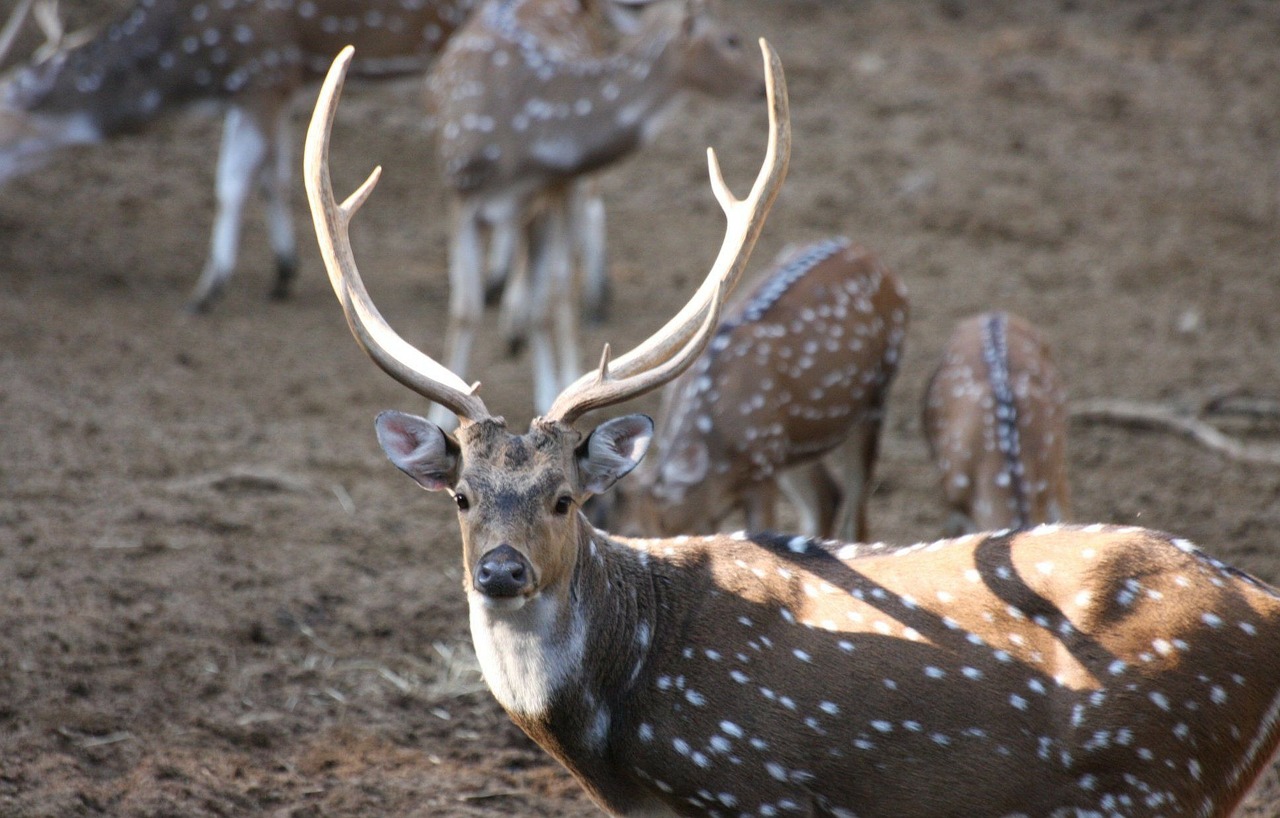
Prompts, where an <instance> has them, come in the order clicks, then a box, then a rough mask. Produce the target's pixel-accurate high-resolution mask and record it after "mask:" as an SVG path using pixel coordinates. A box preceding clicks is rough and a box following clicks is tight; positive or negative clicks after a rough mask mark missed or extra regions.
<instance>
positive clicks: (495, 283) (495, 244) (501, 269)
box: [484, 214, 521, 307]
mask: <svg viewBox="0 0 1280 818" xmlns="http://www.w3.org/2000/svg"><path fill="white" fill-rule="evenodd" d="M490 226H491V228H492V229H491V230H490V233H489V261H488V266H487V267H486V268H485V279H484V304H485V306H486V307H491V306H493V305H494V304H498V303H500V302H502V301H503V300H504V297H505V294H506V292H507V290H508V289H509V288H510V287H511V286H512V280H513V277H514V276H515V267H516V264H517V259H518V255H517V253H518V252H519V250H520V245H521V242H520V224H519V220H518V214H503V216H502V217H501V218H498V219H496V220H494V222H493V224H491V225H490Z"/></svg>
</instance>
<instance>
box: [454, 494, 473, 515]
mask: <svg viewBox="0 0 1280 818" xmlns="http://www.w3.org/2000/svg"><path fill="white" fill-rule="evenodd" d="M453 502H455V503H457V504H458V511H466V510H467V509H469V508H471V501H470V500H468V499H467V495H465V494H462V493H458V494H455V495H453Z"/></svg>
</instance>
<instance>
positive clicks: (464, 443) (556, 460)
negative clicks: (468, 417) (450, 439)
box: [458, 421, 580, 511]
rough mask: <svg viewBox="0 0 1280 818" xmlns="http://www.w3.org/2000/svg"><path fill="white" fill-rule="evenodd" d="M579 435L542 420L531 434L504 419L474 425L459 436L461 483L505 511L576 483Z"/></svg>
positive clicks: (535, 500)
mask: <svg viewBox="0 0 1280 818" xmlns="http://www.w3.org/2000/svg"><path fill="white" fill-rule="evenodd" d="M579 437H580V436H579V435H578V433H577V432H576V431H574V430H572V429H569V428H567V427H563V426H560V425H558V424H556V425H550V424H548V425H538V426H535V427H534V428H533V429H532V430H530V431H529V433H528V434H525V435H513V434H511V433H509V432H507V430H506V428H505V427H504V426H503V425H502V424H501V422H496V423H495V422H488V421H486V422H484V423H478V424H473V425H472V426H470V427H468V428H467V429H464V430H463V431H462V432H460V433H459V435H458V442H459V444H460V445H461V447H462V461H463V467H462V472H461V474H460V475H459V477H460V482H465V483H466V484H467V486H468V487H469V488H471V489H472V490H473V491H474V492H476V494H477V495H478V497H479V498H480V499H481V500H483V501H488V502H491V503H493V504H494V505H495V506H496V507H498V508H500V509H502V510H504V511H512V510H515V509H517V508H520V507H522V505H523V504H528V503H534V502H537V501H538V499H539V498H545V497H546V496H548V495H550V494H552V493H553V492H556V491H559V490H561V489H563V488H565V487H570V486H571V485H572V483H573V481H574V479H575V477H576V468H575V466H574V460H573V451H574V446H575V445H576V444H577V442H578V439H579Z"/></svg>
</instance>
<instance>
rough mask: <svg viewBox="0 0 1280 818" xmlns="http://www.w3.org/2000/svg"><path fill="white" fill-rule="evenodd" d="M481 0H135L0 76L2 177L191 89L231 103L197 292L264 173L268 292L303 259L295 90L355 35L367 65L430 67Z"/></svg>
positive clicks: (399, 72) (357, 67)
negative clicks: (296, 212) (295, 191)
mask: <svg viewBox="0 0 1280 818" xmlns="http://www.w3.org/2000/svg"><path fill="white" fill-rule="evenodd" d="M475 2H476V0H287V2H277V1H276V0H137V2H136V3H135V4H134V5H133V6H132V7H130V8H129V9H127V10H126V11H125V12H124V13H123V14H122V15H121V16H120V17H119V18H118V19H116V20H115V21H114V22H112V23H111V24H109V25H107V26H106V27H104V28H103V29H101V31H99V32H98V33H97V35H96V36H92V37H89V38H87V39H83V38H82V41H81V42H79V43H78V44H74V45H70V44H66V45H64V47H61V48H56V49H53V50H52V53H41V54H40V55H38V56H37V57H36V58H35V59H33V60H32V61H31V62H29V63H28V64H26V65H23V66H20V67H18V68H17V69H15V70H14V71H12V72H10V73H9V74H8V75H7V76H6V77H5V79H4V80H3V83H2V84H0V183H3V182H5V181H8V180H9V179H11V178H13V177H14V176H17V175H19V174H21V173H25V172H28V171H30V170H32V169H34V168H37V167H39V166H40V165H41V164H43V163H44V162H45V161H47V160H48V159H49V157H50V155H51V153H52V152H53V151H55V150H56V149H59V148H62V147H65V146H70V145H84V144H94V143H99V142H102V141H104V140H106V139H109V138H112V137H115V136H118V135H121V134H126V133H130V132H134V131H138V130H141V129H144V128H146V127H147V126H148V125H150V124H151V123H153V122H154V121H155V120H156V119H158V118H159V117H160V116H162V115H164V114H166V113H170V112H172V111H174V110H176V109H179V108H183V107H186V106H188V105H191V104H193V103H214V104H217V105H220V106H222V107H225V108H226V119H225V123H224V125H223V131H222V146H221V148H220V151H219V155H218V160H217V172H216V179H215V185H216V194H217V214H216V215H215V217H214V224H213V235H212V238H211V241H210V250H209V257H208V260H207V261H206V263H205V266H204V270H203V272H202V273H201V275H200V279H199V281H198V283H197V284H196V287H195V290H194V292H193V293H192V295H191V298H190V301H189V302H188V308H189V309H190V310H192V311H204V310H207V309H208V308H209V307H210V306H211V305H212V304H213V302H214V301H215V300H216V298H217V297H218V295H219V294H220V293H221V292H222V290H223V288H224V286H225V285H226V283H227V280H228V279H229V278H230V276H231V273H232V271H233V270H234V268H235V265H236V255H237V252H238V248H239V243H240V230H241V223H242V220H243V211H244V208H245V205H246V204H247V202H248V199H249V195H250V193H252V191H253V188H254V186H255V184H256V185H260V186H261V189H262V191H263V194H264V196H265V198H266V208H267V212H266V218H267V230H268V234H269V238H270V242H271V248H272V251H273V253H274V255H275V262H276V280H275V286H274V289H273V290H272V295H273V296H274V297H277V298H281V297H285V296H286V295H287V294H288V291H289V288H290V284H291V282H292V280H293V278H294V274H295V271H296V269H297V254H296V245H295V239H294V232H293V224H292V215H291V210H290V204H289V193H290V190H291V178H292V172H293V161H294V160H293V158H292V157H293V151H292V147H291V138H292V133H291V128H290V127H289V121H288V119H289V111H290V102H291V100H292V98H293V96H294V94H295V92H296V91H297V90H298V88H299V87H300V86H301V85H302V84H303V83H304V82H306V81H308V80H310V79H314V78H318V77H319V76H322V75H323V73H324V71H325V69H326V68H327V67H328V65H329V63H330V61H331V60H332V59H333V55H334V54H336V53H337V52H338V49H340V48H342V46H344V45H347V44H349V43H354V44H355V45H357V46H358V47H359V48H360V53H361V57H360V59H359V61H357V62H356V63H355V64H354V65H353V66H352V70H353V72H354V73H356V74H360V75H362V76H366V77H382V76H404V75H406V74H412V73H422V72H425V71H426V68H427V66H428V64H429V62H430V60H431V59H432V57H433V56H434V55H435V53H436V52H437V50H438V49H439V48H440V47H441V46H442V45H443V44H444V42H445V40H446V39H447V38H448V37H449V35H450V34H451V33H452V32H453V30H454V29H455V28H456V27H457V26H458V25H459V24H461V23H462V21H463V19H464V18H465V16H466V14H467V13H468V12H469V10H470V8H471V6H472V5H474V3H475Z"/></svg>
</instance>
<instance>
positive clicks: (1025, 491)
mask: <svg viewBox="0 0 1280 818" xmlns="http://www.w3.org/2000/svg"><path fill="white" fill-rule="evenodd" d="M922 425H923V427H924V432H925V437H926V440H927V442H928V444H929V450H930V452H931V453H932V455H933V458H934V461H935V462H936V463H937V466H938V469H939V471H940V472H941V474H942V489H943V494H944V495H945V497H946V500H947V503H948V505H950V506H951V508H952V509H953V510H954V516H953V519H952V521H951V523H950V526H951V528H952V529H953V530H954V533H960V532H963V531H975V530H995V529H1000V528H1026V527H1029V526H1032V525H1036V524H1038V523H1045V522H1057V521H1059V520H1061V519H1063V517H1065V516H1066V515H1067V514H1069V513H1070V510H1069V508H1070V488H1069V485H1068V482H1067V465H1066V442H1067V410H1066V391H1065V389H1064V388H1063V386H1062V381H1061V377H1060V376H1059V374H1058V370H1057V368H1056V367H1055V366H1054V363H1053V358H1052V356H1051V355H1050V353H1049V347H1048V344H1046V343H1045V341H1044V338H1043V337H1042V336H1041V335H1040V333H1039V332H1038V331H1037V330H1036V329H1035V327H1033V326H1031V324H1029V323H1027V322H1026V321H1025V320H1024V319H1022V318H1019V317H1018V316H1015V315H1010V314H1008V313H1004V312H988V313H983V314H981V315H977V316H974V317H972V318H969V319H966V320H964V321H962V322H960V324H959V325H958V326H957V327H956V329H955V332H954V333H953V334H952V336H951V339H950V340H949V341H948V342H947V347H946V350H945V351H944V353H943V360H942V362H941V363H940V364H939V366H938V368H937V370H936V371H935V372H934V374H933V376H932V377H931V378H930V380H929V385H928V387H927V389H926V393H925V402H924V418H923V423H922Z"/></svg>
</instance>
